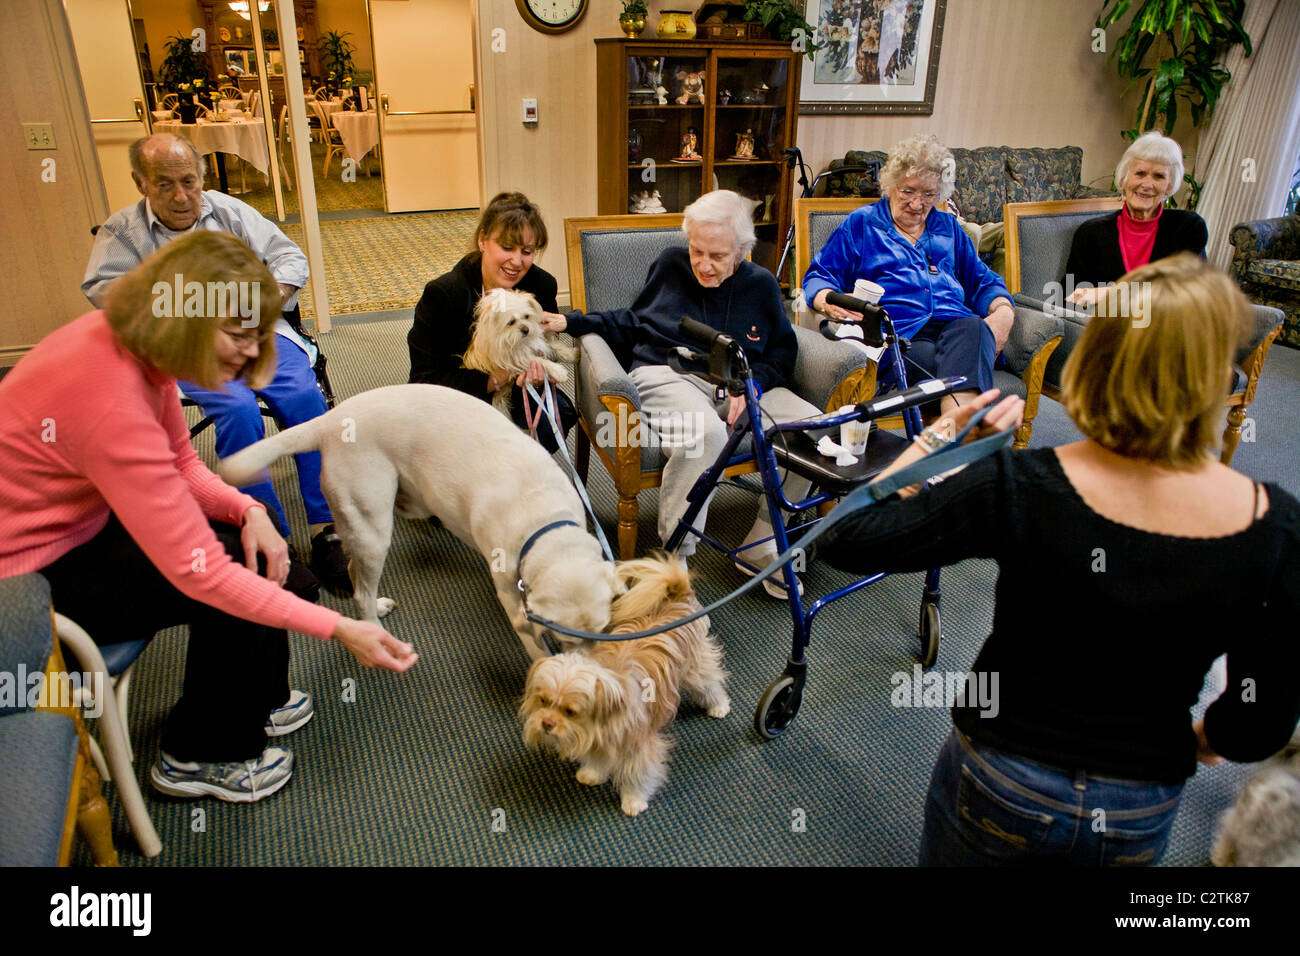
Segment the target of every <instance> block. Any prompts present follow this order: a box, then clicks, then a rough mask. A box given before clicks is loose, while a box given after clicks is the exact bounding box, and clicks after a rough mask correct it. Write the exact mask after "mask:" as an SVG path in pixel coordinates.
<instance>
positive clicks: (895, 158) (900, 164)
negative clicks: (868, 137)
mask: <svg viewBox="0 0 1300 956" xmlns="http://www.w3.org/2000/svg"><path fill="white" fill-rule="evenodd" d="M956 173H957V161H956V160H955V159H954V158H953V155H952V150H950V149H949V148H948V147H947V146H945V145H943V143H941V142H939V138H938V137H937V136H935V135H934V134H930V135H928V136H913V137H912V138H911V139H905V140H903V141H902V142H900V143H897V144H895V146H894V148H893V149H891V150H890V151H889V158H888V159H887V160H886V161H885V168H884V169H882V170H881V171H880V188H881V190H882V191H883V192H885V193H892V192H893V191H894V190H895V189H897V188H898V184H899V183H901V182H902V181H903V180H904V179H907V178H908V177H909V176H917V177H920V178H922V179H931V178H933V179H937V180H939V195H938V196H937V197H936V198H935V205H936V206H938V207H939V208H941V209H942V208H943V204H944V203H945V202H947V201H948V197H950V196H951V195H952V193H953V190H954V189H956V187H957V182H956Z"/></svg>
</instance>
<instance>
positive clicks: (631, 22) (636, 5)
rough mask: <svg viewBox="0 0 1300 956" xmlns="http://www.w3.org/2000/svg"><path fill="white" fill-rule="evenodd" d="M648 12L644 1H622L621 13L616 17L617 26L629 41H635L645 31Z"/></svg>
mask: <svg viewBox="0 0 1300 956" xmlns="http://www.w3.org/2000/svg"><path fill="white" fill-rule="evenodd" d="M648 13H649V10H648V9H647V8H646V5H645V0H623V12H622V13H620V14H619V15H618V25H619V26H620V27H622V28H623V32H624V33H625V34H626V35H627V38H628V39H629V40H635V39H636V38H637V37H639V36H640V35H641V31H642V30H644V29H645V18H646V16H647V14H648Z"/></svg>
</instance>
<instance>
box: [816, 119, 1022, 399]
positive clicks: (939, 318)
mask: <svg viewBox="0 0 1300 956" xmlns="http://www.w3.org/2000/svg"><path fill="white" fill-rule="evenodd" d="M954 168H955V163H954V160H953V156H952V153H951V152H950V151H949V150H948V149H947V148H946V147H944V145H943V144H942V143H940V142H939V141H938V140H937V139H936V138H935V137H933V136H924V137H922V136H918V137H914V138H912V139H906V140H903V141H902V142H901V143H899V144H898V145H897V146H895V147H894V148H893V149H892V150H891V151H890V154H889V160H888V161H887V162H886V163H885V168H884V169H883V170H881V173H880V185H881V188H882V190H883V192H884V198H882V199H881V200H880V201H879V202H877V203H875V204H873V205H869V206H864V207H862V208H861V209H856V210H854V211H853V213H852V214H851V215H850V216H849V217H848V218H847V219H846V220H845V221H844V222H843V223H841V224H840V227H839V228H838V229H836V230H835V232H834V233H832V234H831V237H830V239H828V240H827V242H826V245H824V246H823V247H822V249H821V251H820V252H818V253H817V256H816V257H815V258H814V259H813V261H812V264H811V265H810V266H809V267H808V272H807V274H806V275H805V276H804V280H803V293H804V298H805V300H806V301H807V302H808V303H809V304H810V305H811V307H812V308H813V309H816V310H817V311H819V312H823V313H825V314H826V315H829V316H830V317H831V318H837V319H839V318H846V317H851V316H852V317H856V314H855V313H849V312H846V311H845V310H843V309H840V308H838V307H836V306H833V305H827V304H826V294H827V293H828V292H830V291H841V292H850V293H851V292H852V291H853V286H854V283H855V282H856V281H857V280H858V279H868V280H870V281H872V282H874V283H876V284H877V285H879V286H881V287H883V288H884V290H885V293H884V295H883V296H882V297H881V300H880V305H881V306H882V307H883V308H884V309H885V311H887V312H888V313H889V315H890V318H892V319H893V321H894V328H895V329H896V330H897V332H898V334H899V335H901V336H903V337H904V338H907V339H910V340H911V343H912V347H911V349H910V351H909V352H908V354H907V359H908V363H909V365H911V364H912V363H915V365H916V366H919V367H920V368H921V369H924V370H925V372H926V373H927V374H928V375H933V376H939V377H944V376H948V375H964V376H966V379H967V381H968V382H969V383H970V386H971V387H970V390H969V391H964V392H958V393H956V394H954V395H950V396H945V397H944V399H943V404H942V410H943V411H944V412H947V411H950V410H951V409H952V408H953V407H954V406H955V405H957V404H962V405H964V404H966V402H967V401H968V400H970V399H972V398H974V397H975V396H976V395H978V394H980V393H981V392H984V391H987V390H988V389H990V388H992V386H993V364H994V362H995V361H996V359H997V355H998V353H999V352H1001V351H1002V347H1003V346H1004V345H1005V344H1006V341H1007V336H1008V335H1010V334H1011V326H1012V323H1013V322H1014V321H1015V310H1014V308H1013V306H1012V304H1011V294H1010V293H1009V292H1008V291H1007V287H1006V285H1004V284H1003V282H1002V280H1001V278H999V277H998V275H997V273H995V272H994V271H993V270H992V269H990V268H989V267H988V266H986V265H984V263H982V262H981V261H980V260H979V257H978V256H977V255H976V253H975V246H974V245H973V244H972V243H971V241H970V239H969V238H968V237H967V236H966V234H965V233H964V232H962V230H961V227H960V225H959V224H958V222H957V218H956V217H955V216H953V215H951V214H949V213H946V212H943V211H941V208H936V207H942V205H943V204H944V203H945V202H946V201H947V200H948V197H949V196H951V195H952V191H953V173H952V171H953V169H954ZM889 362H890V353H889V352H886V353H885V354H884V355H882V356H881V368H880V373H881V380H882V381H887V380H888V379H889V378H890V377H891V375H890V373H889V372H888V371H887V368H888V363H889Z"/></svg>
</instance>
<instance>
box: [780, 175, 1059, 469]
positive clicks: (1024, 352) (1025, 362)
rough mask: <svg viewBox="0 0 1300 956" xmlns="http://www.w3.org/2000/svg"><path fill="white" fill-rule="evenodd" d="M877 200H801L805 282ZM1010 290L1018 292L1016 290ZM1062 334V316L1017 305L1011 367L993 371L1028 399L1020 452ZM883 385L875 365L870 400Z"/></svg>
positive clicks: (799, 238) (798, 258)
mask: <svg viewBox="0 0 1300 956" xmlns="http://www.w3.org/2000/svg"><path fill="white" fill-rule="evenodd" d="M877 201H878V200H876V199H860V198H847V199H845V198H833V199H824V198H823V199H796V200H795V204H794V206H795V211H794V219H795V268H796V270H797V272H796V274H797V275H798V276H799V281H800V283H802V282H803V277H804V275H805V274H806V273H807V272H808V266H809V265H810V264H811V263H812V260H813V257H814V256H815V255H816V254H817V252H818V251H819V250H820V249H821V247H822V246H824V245H825V244H826V241H827V240H828V239H829V238H830V237H831V233H833V232H834V231H835V230H836V229H838V228H839V226H840V224H841V223H842V222H844V220H845V219H847V218H848V217H849V214H850V213H852V212H853V210H855V209H857V208H859V207H861V206H865V205H867V204H869V203H873V202H877ZM1008 258H1009V257H1008ZM845 291H849V292H851V291H852V290H845ZM1010 291H1012V292H1014V291H1015V290H1014V289H1010ZM808 314H811V313H808ZM1062 335H1063V329H1062V327H1061V320H1060V319H1059V318H1057V317H1055V316H1050V315H1045V314H1044V313H1043V312H1041V311H1040V310H1038V309H1030V308H1022V307H1021V305H1020V304H1019V303H1017V304H1016V321H1015V324H1014V325H1013V326H1012V327H1011V336H1010V338H1008V339H1007V344H1006V346H1005V347H1004V348H1003V350H1002V355H1003V358H1004V359H1005V361H1006V366H1007V367H1006V368H1005V369H1001V368H999V369H995V370H994V372H993V385H994V387H995V388H998V389H1001V391H1002V394H1003V395H1019V396H1020V397H1021V398H1023V399H1024V400H1025V420H1024V423H1023V424H1022V425H1021V426H1020V427H1019V428H1018V429H1016V437H1015V446H1014V447H1016V448H1027V447H1028V446H1029V438H1030V436H1031V435H1032V434H1033V430H1034V417H1035V416H1036V415H1037V414H1038V400H1039V398H1040V397H1041V396H1042V391H1043V373H1044V371H1045V370H1046V368H1047V364H1048V361H1049V359H1050V358H1051V356H1052V352H1053V351H1054V350H1055V349H1056V347H1057V345H1059V344H1060V342H1061V337H1062ZM879 387H880V386H879V383H878V382H877V381H876V365H875V363H874V362H868V363H867V369H866V370H865V372H864V375H863V380H862V382H861V386H860V390H861V391H862V393H863V394H865V395H868V396H870V395H874V394H875V393H876V391H877V389H878V388H879ZM880 424H881V426H882V427H884V428H902V427H903V421H902V418H901V417H896V418H892V419H884V420H882V421H881V423H880Z"/></svg>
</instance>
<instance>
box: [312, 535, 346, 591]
mask: <svg viewBox="0 0 1300 956" xmlns="http://www.w3.org/2000/svg"><path fill="white" fill-rule="evenodd" d="M311 569H312V570H313V571H314V572H316V577H318V578H319V579H320V583H321V586H322V587H324V588H325V589H326V590H327V591H330V592H332V593H333V594H337V595H339V596H341V597H350V596H351V595H352V590H353V588H352V578H351V577H349V576H348V556H347V553H346V552H345V551H344V550H343V542H342V541H340V540H339V536H338V535H337V534H335V532H334V525H332V524H327V525H326V526H325V527H324V528H322V529H321V531H320V533H319V534H317V535H316V537H314V538H312V539H311Z"/></svg>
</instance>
